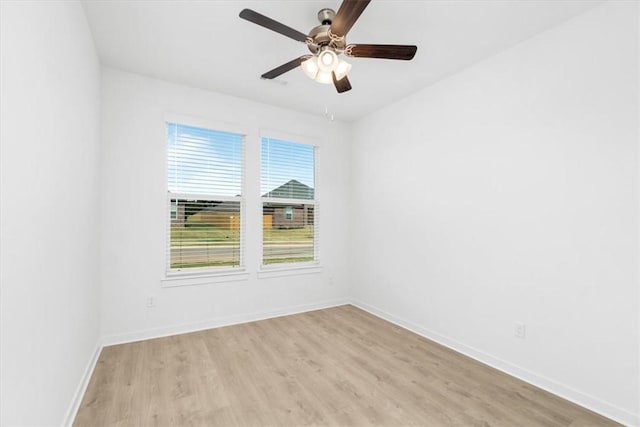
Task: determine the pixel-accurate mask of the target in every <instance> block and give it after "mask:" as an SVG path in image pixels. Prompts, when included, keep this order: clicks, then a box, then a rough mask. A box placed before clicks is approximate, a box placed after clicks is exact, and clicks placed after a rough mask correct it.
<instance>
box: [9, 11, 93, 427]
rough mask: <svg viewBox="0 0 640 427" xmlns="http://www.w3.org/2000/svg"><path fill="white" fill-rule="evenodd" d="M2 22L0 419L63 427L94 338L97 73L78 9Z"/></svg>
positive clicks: (13, 14)
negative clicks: (60, 425)
mask: <svg viewBox="0 0 640 427" xmlns="http://www.w3.org/2000/svg"><path fill="white" fill-rule="evenodd" d="M0 16H1V18H0V19H1V21H0V29H1V32H0V43H1V44H0V91H1V94H0V110H1V111H0V121H1V122H2V126H1V130H0V140H1V141H2V145H1V146H0V201H1V207H0V217H1V220H0V234H1V236H2V238H1V239H0V263H1V269H0V278H1V287H0V292H1V296H0V307H1V308H0V318H1V321H0V325H1V333H0V336H1V342H0V361H1V362H0V378H2V381H0V384H1V386H0V413H1V415H0V424H2V425H7V426H8V425H59V424H61V423H63V422H64V420H65V417H66V416H68V414H69V413H71V412H72V408H70V407H69V406H70V402H72V401H73V399H74V396H76V394H77V391H78V384H79V383H81V380H82V378H83V374H84V370H85V369H86V368H87V363H88V362H89V361H90V360H91V359H92V356H93V355H94V352H95V350H96V348H97V343H98V338H99V314H98V310H99V304H98V296H99V288H98V281H97V280H96V278H97V275H98V274H97V269H98V252H97V251H98V246H97V243H96V238H95V237H96V234H97V233H96V227H97V225H98V221H97V216H98V213H99V211H98V208H97V193H96V189H97V188H98V174H99V172H98V157H97V155H98V143H99V119H100V114H99V107H100V100H99V96H100V88H99V85H100V68H99V63H98V59H97V56H96V53H95V50H94V47H93V42H92V38H91V34H90V32H89V29H88V25H87V22H86V19H85V16H84V12H83V10H82V8H81V6H80V4H79V3H76V2H5V1H3V2H0Z"/></svg>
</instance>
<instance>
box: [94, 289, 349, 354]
mask: <svg viewBox="0 0 640 427" xmlns="http://www.w3.org/2000/svg"><path fill="white" fill-rule="evenodd" d="M345 304H349V300H348V299H346V298H345V299H335V300H329V301H322V302H317V303H312V304H303V305H297V306H289V307H284V308H278V309H275V310H264V311H258V312H254V313H246V314H240V315H235V316H226V317H219V318H215V319H209V320H205V321H202V322H194V323H185V324H181V325H172V326H166V327H162V328H153V329H147V330H143V331H136V332H128V333H124V334H117V335H110V336H106V337H103V340H102V342H103V345H104V346H108V345H115V344H124V343H129V342H135V341H142V340H148V339H153V338H162V337H167V336H171V335H177V334H185V333H189V332H197V331H202V330H205V329H212V328H220V327H223V326H231V325H237V324H240V323H247V322H255V321H257V320H264V319H271V318H274V317H280V316H288V315H291V314H297V313H304V312H306V311H313V310H321V309H323V308H330V307H336V306H339V305H345Z"/></svg>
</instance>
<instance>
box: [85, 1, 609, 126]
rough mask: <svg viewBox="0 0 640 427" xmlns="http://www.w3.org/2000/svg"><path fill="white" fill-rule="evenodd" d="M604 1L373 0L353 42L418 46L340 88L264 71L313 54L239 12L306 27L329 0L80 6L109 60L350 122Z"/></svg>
mask: <svg viewBox="0 0 640 427" xmlns="http://www.w3.org/2000/svg"><path fill="white" fill-rule="evenodd" d="M598 3H601V1H594V0H492V1H488V0H467V1H463V0H448V1H444V0H443V1H434V0H429V1H428V0H424V1H417V0H412V1H404V0H394V1H391V0H373V1H372V2H371V3H370V4H369V6H368V7H367V9H366V10H365V11H364V12H363V14H362V15H361V16H360V19H359V20H358V21H357V22H356V24H355V25H354V26H353V28H352V29H351V31H350V32H349V35H348V37H347V39H348V42H349V43H380V44H415V45H417V46H418V52H417V54H416V57H415V58H414V60H413V61H408V62H407V61H391V60H384V59H363V58H351V59H349V62H351V63H352V64H353V69H352V71H351V73H350V74H349V79H350V81H351V84H352V85H353V89H352V90H351V91H349V92H346V93H343V94H338V93H337V92H336V91H335V89H334V88H333V86H332V85H322V84H319V83H316V82H314V81H312V80H310V79H309V78H307V77H306V76H305V75H304V74H303V72H302V70H301V69H294V70H292V71H290V72H288V73H286V74H283V75H282V76H281V77H280V78H278V79H276V80H274V81H268V80H261V79H260V78H259V76H260V75H261V74H262V73H264V72H266V71H268V70H271V69H272V68H275V67H276V66H278V65H281V64H283V63H285V62H288V61H289V60H291V59H294V58H297V57H299V56H300V55H302V54H305V53H307V52H308V50H307V48H306V46H305V45H304V44H303V43H299V42H296V41H294V40H291V39H289V38H286V37H284V36H282V35H280V34H277V33H274V32H272V31H269V30H267V29H265V28H263V27H260V26H258V25H255V24H252V23H250V22H247V21H245V20H242V19H240V18H239V17H238V13H239V12H240V11H241V10H242V9H243V8H250V9H253V10H255V11H257V12H259V13H262V14H264V15H267V16H269V17H271V18H273V19H275V20H277V21H280V22H282V23H284V24H286V25H288V26H290V27H293V28H295V29H297V30H299V31H301V32H303V33H307V32H308V31H309V30H310V29H311V28H312V27H314V26H316V25H318V21H317V18H316V14H317V12H318V10H320V9H322V8H323V7H331V8H333V9H334V10H337V9H338V7H339V6H340V1H339V0H324V1H315V0H314V1H275V0H274V1H267V0H263V1H219V0H217V1H216V0H210V1H167V0H162V1H152V0H146V1H142V0H138V1H119V0H118V1H115V0H114V1H105V0H101V1H96V0H85V2H84V6H85V10H86V13H87V17H88V20H89V25H90V27H91V30H92V32H93V35H94V39H95V44H96V47H97V49H98V54H99V56H100V60H101V61H102V63H103V64H104V65H106V66H110V67H114V68H119V69H122V70H126V71H132V72H135V73H140V74H144V75H147V76H151V77H156V78H160V79H164V80H168V81H172V82H175V83H180V84H185V85H189V86H194V87H199V88H203V89H209V90H213V91H216V92H221V93H226V94H230V95H235V96H239V97H243V98H248V99H252V100H256V101H260V102H264V103H268V104H272V105H277V106H282V107H287V108H291V109H295V110H299V111H306V112H309V113H313V114H319V115H321V114H324V112H325V109H328V110H329V112H331V113H333V114H334V115H335V117H336V119H340V120H345V121H352V120H356V119H358V118H360V117H362V116H364V115H366V114H367V113H369V112H372V111H375V110H376V109H379V108H381V107H382V106H384V105H386V104H388V103H391V102H393V101H395V100H398V99H400V98H402V97H404V96H406V95H408V94H410V93H413V92H415V91H417V90H419V89H421V88H423V87H425V86H428V85H430V84H433V83H434V82H436V81H438V80H440V79H442V78H444V77H446V76H449V75H451V74H453V73H455V72H457V71H459V70H461V69H462V68H464V67H467V66H469V65H471V64H473V63H475V62H477V61H479V60H482V59H484V58H486V57H488V56H490V55H493V54H495V53H497V52H499V51H501V50H504V49H506V48H508V47H510V46H513V45H515V44H517V43H519V42H520V41H522V40H524V39H527V38H529V37H531V36H533V35H535V34H537V33H540V32H542V31H544V30H546V29H548V28H551V27H553V26H555V25H557V24H559V23H561V22H563V21H565V20H567V19H570V18H571V17H573V16H576V15H578V14H580V13H582V12H584V11H586V10H587V9H589V8H591V7H593V6H595V5H597V4H598Z"/></svg>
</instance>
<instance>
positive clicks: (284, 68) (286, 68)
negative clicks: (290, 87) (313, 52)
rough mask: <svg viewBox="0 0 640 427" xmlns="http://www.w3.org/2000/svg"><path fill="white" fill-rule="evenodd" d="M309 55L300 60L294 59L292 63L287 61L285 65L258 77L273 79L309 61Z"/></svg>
mask: <svg viewBox="0 0 640 427" xmlns="http://www.w3.org/2000/svg"><path fill="white" fill-rule="evenodd" d="M309 57H310V55H302V56H301V57H300V58H296V59H294V60H293V61H289V62H287V63H286V64H282V65H281V66H279V67H276V68H274V69H273V70H271V71H267V72H266V73H264V74H263V75H261V76H260V77H261V78H263V79H275V78H276V77H278V76H279V75H281V74H284V73H286V72H287V71H291V70H293V69H294V68H296V67H299V66H300V64H302V63H303V62H304V61H306V60H307V59H309Z"/></svg>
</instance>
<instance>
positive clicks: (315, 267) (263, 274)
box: [258, 263, 322, 279]
mask: <svg viewBox="0 0 640 427" xmlns="http://www.w3.org/2000/svg"><path fill="white" fill-rule="evenodd" d="M317 273H322V266H321V265H320V264H317V263H309V264H304V265H295V264H288V265H278V266H268V265H267V266H262V268H261V269H260V271H258V279H269V278H271V277H284V276H298V275H300V274H317Z"/></svg>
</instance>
